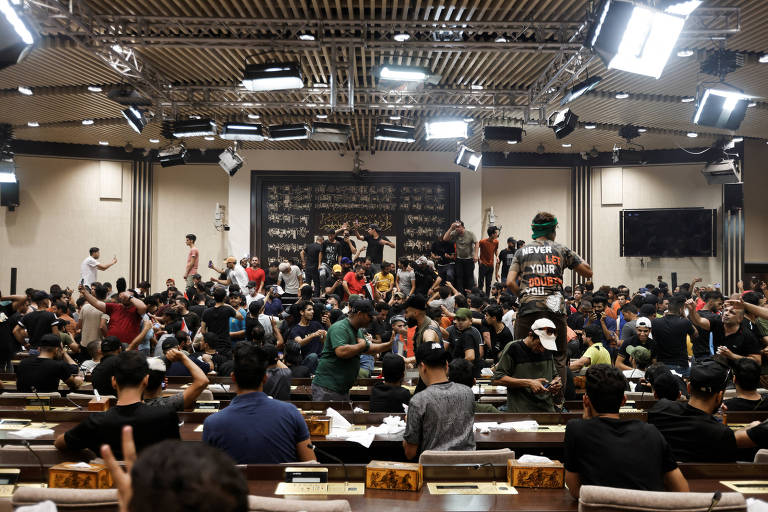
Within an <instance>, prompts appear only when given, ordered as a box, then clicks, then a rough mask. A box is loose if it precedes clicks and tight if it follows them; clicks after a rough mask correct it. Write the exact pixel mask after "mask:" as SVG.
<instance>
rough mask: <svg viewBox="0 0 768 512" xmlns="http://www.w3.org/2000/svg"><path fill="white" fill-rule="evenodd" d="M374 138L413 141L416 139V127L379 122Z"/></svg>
mask: <svg viewBox="0 0 768 512" xmlns="http://www.w3.org/2000/svg"><path fill="white" fill-rule="evenodd" d="M373 138H374V139H376V140H386V141H392V142H407V143H411V142H415V141H416V129H415V128H413V127H410V126H398V125H393V124H377V125H376V131H375V134H374V137H373Z"/></svg>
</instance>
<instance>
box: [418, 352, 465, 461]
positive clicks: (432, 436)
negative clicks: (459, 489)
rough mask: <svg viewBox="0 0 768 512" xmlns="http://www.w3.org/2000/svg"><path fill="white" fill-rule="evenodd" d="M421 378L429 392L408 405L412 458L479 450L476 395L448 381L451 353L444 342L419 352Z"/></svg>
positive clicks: (420, 394) (426, 391)
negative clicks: (426, 452)
mask: <svg viewBox="0 0 768 512" xmlns="http://www.w3.org/2000/svg"><path fill="white" fill-rule="evenodd" d="M416 363H417V364H418V367H419V376H420V377H421V379H422V380H423V381H424V383H425V384H426V385H427V389H425V390H424V391H421V392H420V393H416V394H415V395H414V396H413V398H411V403H410V404H409V406H408V414H407V421H406V425H405V433H404V434H403V449H404V450H405V456H406V458H408V459H414V458H416V456H417V455H418V454H420V453H421V452H423V451H424V450H442V451H452V450H456V451H462V450H474V449H475V435H474V432H473V425H474V421H475V395H474V394H473V393H472V390H471V389H470V388H468V387H467V386H465V385H463V384H457V383H455V382H449V381H448V352H447V351H446V350H445V349H444V348H443V345H442V343H422V344H421V345H419V346H418V348H417V349H416Z"/></svg>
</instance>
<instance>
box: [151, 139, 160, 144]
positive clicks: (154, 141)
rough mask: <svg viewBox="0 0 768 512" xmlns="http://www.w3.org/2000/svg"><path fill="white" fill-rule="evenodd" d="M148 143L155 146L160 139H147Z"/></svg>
mask: <svg viewBox="0 0 768 512" xmlns="http://www.w3.org/2000/svg"><path fill="white" fill-rule="evenodd" d="M149 142H150V143H152V144H157V143H158V142H160V139H149Z"/></svg>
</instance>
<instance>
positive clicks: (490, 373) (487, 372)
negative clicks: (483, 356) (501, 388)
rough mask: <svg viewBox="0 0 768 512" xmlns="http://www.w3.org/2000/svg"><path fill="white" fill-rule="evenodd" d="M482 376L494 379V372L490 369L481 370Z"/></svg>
mask: <svg viewBox="0 0 768 512" xmlns="http://www.w3.org/2000/svg"><path fill="white" fill-rule="evenodd" d="M480 376H481V377H493V370H491V369H490V368H483V369H482V370H480Z"/></svg>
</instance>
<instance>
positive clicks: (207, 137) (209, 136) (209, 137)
mask: <svg viewBox="0 0 768 512" xmlns="http://www.w3.org/2000/svg"><path fill="white" fill-rule="evenodd" d="M203 138H204V139H205V140H216V137H213V136H211V135H206V136H205V137H203Z"/></svg>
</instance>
